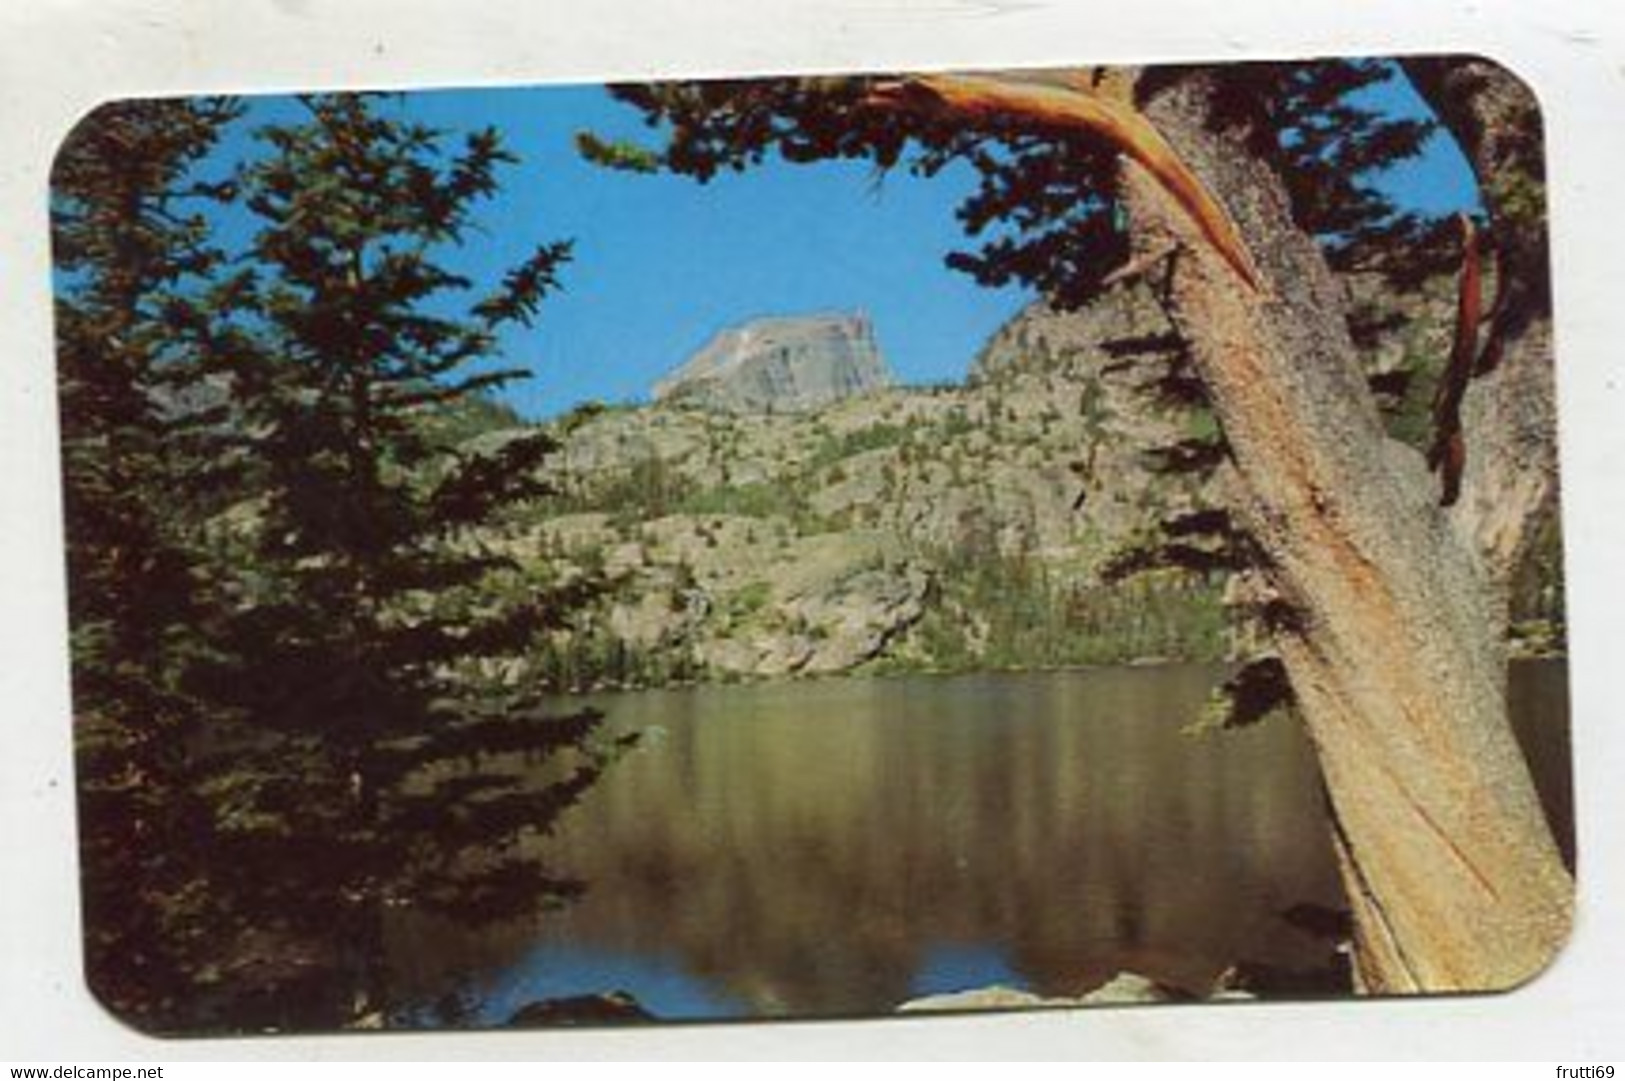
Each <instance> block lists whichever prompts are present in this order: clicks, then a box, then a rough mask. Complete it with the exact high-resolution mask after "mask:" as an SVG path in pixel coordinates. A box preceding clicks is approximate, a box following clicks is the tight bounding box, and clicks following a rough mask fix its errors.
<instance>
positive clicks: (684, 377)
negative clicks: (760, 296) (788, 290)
mask: <svg viewBox="0 0 1625 1081" xmlns="http://www.w3.org/2000/svg"><path fill="white" fill-rule="evenodd" d="M894 382H895V380H894V379H893V378H892V374H891V370H890V369H889V368H888V367H887V366H886V362H885V360H884V359H883V358H882V357H881V355H880V349H879V347H878V346H877V345H876V344H875V335H874V328H873V327H872V326H871V325H870V323H869V320H868V318H867V317H866V316H864V315H862V314H861V313H855V314H824V315H803V316H788V317H781V318H771V319H757V320H754V321H753V322H749V323H745V324H743V325H742V326H737V327H730V328H729V329H727V330H724V331H722V332H721V333H720V334H718V335H717V336H716V337H714V338H712V339H711V340H710V341H709V342H707V343H706V344H705V346H704V347H703V348H702V349H700V351H699V352H697V353H695V354H694V356H692V357H690V358H689V359H688V360H687V361H686V362H685V363H684V364H683V365H682V367H680V368H678V369H677V370H676V371H674V372H672V373H671V374H670V375H668V376H666V378H664V379H662V380H660V381H659V382H658V383H656V384H655V385H654V396H655V399H656V400H657V401H662V402H676V401H681V402H688V403H692V404H696V405H701V406H704V407H706V408H709V409H715V410H718V411H722V412H729V413H801V412H806V411H808V410H812V409H818V408H820V407H822V406H826V405H829V404H831V403H832V402H838V401H840V400H842V399H844V398H853V397H857V396H859V395H862V394H867V393H869V392H870V391H874V390H880V389H882V388H885V387H889V386H892V385H893V383H894Z"/></svg>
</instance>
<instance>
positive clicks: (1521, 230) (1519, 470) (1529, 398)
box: [1404, 57, 1557, 613]
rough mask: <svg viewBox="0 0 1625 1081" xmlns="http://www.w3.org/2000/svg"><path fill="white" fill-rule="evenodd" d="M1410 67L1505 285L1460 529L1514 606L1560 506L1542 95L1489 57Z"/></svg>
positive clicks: (1491, 336) (1469, 439)
mask: <svg viewBox="0 0 1625 1081" xmlns="http://www.w3.org/2000/svg"><path fill="white" fill-rule="evenodd" d="M1404 68H1405V72H1406V74H1407V75H1409V76H1410V78H1411V81H1412V82H1413V83H1414V84H1415V85H1416V87H1417V89H1418V90H1419V91H1420V92H1421V93H1422V96H1423V97H1424V98H1426V99H1427V100H1428V102H1429V104H1430V105H1432V107H1433V109H1434V112H1436V113H1437V114H1438V115H1439V117H1440V119H1441V120H1442V121H1443V123H1444V126H1445V127H1446V128H1447V129H1448V130H1449V131H1450V133H1451V135H1452V136H1453V137H1454V138H1455V140H1456V143H1457V144H1458V145H1459V146H1460V147H1461V148H1462V149H1463V151H1464V152H1465V153H1466V154H1467V157H1468V160H1469V161H1470V162H1471V163H1472V166H1473V171H1474V173H1475V174H1476V175H1477V177H1478V184H1479V190H1480V192H1482V193H1483V196H1484V202H1485V209H1486V211H1487V212H1488V214H1489V217H1490V232H1491V236H1492V238H1493V240H1494V243H1495V251H1496V271H1497V275H1496V276H1497V279H1498V282H1497V288H1496V303H1495V305H1494V309H1493V310H1492V312H1491V321H1490V326H1489V328H1488V340H1487V342H1486V344H1485V351H1484V354H1483V362H1481V364H1480V368H1481V369H1487V370H1481V372H1480V373H1479V375H1478V377H1477V378H1475V379H1474V381H1473V382H1472V383H1470V384H1469V385H1468V388H1467V393H1466V396H1465V397H1464V399H1463V400H1462V410H1461V412H1462V417H1461V422H1462V431H1463V433H1464V436H1465V445H1466V450H1467V463H1466V471H1465V474H1464V476H1463V484H1462V498H1461V500H1460V501H1459V502H1458V503H1457V504H1456V506H1455V508H1454V509H1453V510H1452V512H1451V513H1452V517H1453V519H1454V523H1453V524H1454V525H1455V527H1456V531H1457V533H1458V534H1459V535H1461V536H1462V537H1463V538H1465V539H1467V540H1468V541H1469V542H1470V543H1471V544H1472V546H1473V548H1474V550H1475V551H1477V552H1478V553H1479V556H1480V558H1481V559H1482V560H1483V562H1484V566H1485V570H1486V571H1487V573H1488V574H1489V575H1490V577H1491V580H1492V583H1493V584H1494V586H1495V589H1496V600H1497V602H1498V604H1499V605H1500V606H1501V608H1502V609H1503V613H1504V609H1505V606H1506V603H1507V600H1508V594H1509V587H1510V582H1511V579H1512V577H1513V575H1514V574H1515V573H1516V572H1517V570H1518V568H1519V566H1520V565H1521V564H1522V563H1523V561H1524V558H1525V556H1526V555H1527V552H1528V549H1529V546H1530V543H1531V540H1532V537H1533V534H1534V532H1535V530H1536V528H1537V527H1538V526H1539V524H1540V523H1541V522H1542V521H1543V520H1545V519H1546V518H1547V517H1548V516H1549V515H1552V514H1554V513H1555V512H1556V509H1557V411H1556V401H1555V399H1556V394H1555V387H1554V385H1553V367H1554V365H1553V356H1552V307H1551V289H1550V282H1551V272H1550V264H1549V254H1548V251H1547V243H1546V200H1545V176H1544V173H1545V161H1544V142H1543V140H1542V138H1541V123H1540V110H1539V105H1538V103H1537V102H1536V101H1535V98H1534V95H1533V94H1532V93H1531V92H1530V91H1529V89H1528V88H1527V87H1526V86H1525V85H1524V84H1523V83H1521V82H1520V81H1518V79H1517V78H1516V77H1515V76H1513V75H1512V74H1511V73H1509V72H1508V71H1506V69H1504V68H1501V67H1499V66H1497V65H1495V64H1492V63H1490V62H1488V61H1485V60H1478V59H1474V58H1459V57H1438V58H1434V57H1427V58H1413V59H1410V60H1407V61H1405V63H1404Z"/></svg>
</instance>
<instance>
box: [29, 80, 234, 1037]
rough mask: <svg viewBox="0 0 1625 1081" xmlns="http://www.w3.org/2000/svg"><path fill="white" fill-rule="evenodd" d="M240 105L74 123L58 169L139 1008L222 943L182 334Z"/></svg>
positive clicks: (178, 991) (89, 847) (99, 899)
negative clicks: (206, 778)
mask: <svg viewBox="0 0 1625 1081" xmlns="http://www.w3.org/2000/svg"><path fill="white" fill-rule="evenodd" d="M239 112H240V108H239V106H238V105H237V104H236V103H234V102H231V101H227V100H197V101H191V102H159V101H133V102H127V103H121V104H117V105H111V106H106V107H104V108H102V109H99V110H97V111H96V112H95V113H94V114H92V115H91V116H90V117H88V118H87V119H86V120H84V121H83V122H82V123H80V124H79V125H78V126H77V127H76V128H75V129H74V130H73V132H72V133H71V134H70V135H69V136H68V138H67V140H66V141H65V142H64V143H63V145H62V148H61V150H60V152H59V153H58V155H57V159H56V163H55V168H54V171H53V173H52V178H51V179H52V203H51V226H52V242H53V245H54V251H55V258H56V268H57V274H58V283H59V286H60V289H59V294H58V301H57V306H56V326H57V344H58V363H59V385H60V407H61V425H62V456H63V478H64V484H63V507H64V514H65V525H66V549H67V562H68V572H69V575H68V577H69V590H68V596H69V607H70V618H71V625H72V643H71V644H72V662H73V676H74V714H75V740H76V743H77V746H78V749H79V799H80V818H81V823H82V833H81V838H82V851H81V865H82V867H83V869H84V893H83V898H84V913H83V915H84V923H85V931H86V934H85V946H86V970H87V975H88V976H89V978H90V981H91V985H92V987H93V988H94V989H95V990H96V992H97V993H98V994H99V995H100V996H101V997H102V998H103V999H104V1000H105V1001H107V1002H108V1003H109V1004H111V1005H113V1006H114V1008H116V1009H120V1010H121V1011H123V1012H129V1013H133V1014H136V1015H137V1016H139V1015H141V1014H143V1013H161V1012H163V1011H164V1010H166V1009H168V1008H170V1007H172V1006H173V1005H174V1004H175V1002H176V1001H178V999H179V998H180V997H182V996H184V995H185V994H186V992H187V988H188V984H189V978H188V975H187V974H188V972H189V971H191V970H193V969H195V968H196V967H197V966H198V965H200V964H201V963H202V958H203V956H204V954H205V953H206V950H205V949H203V948H201V947H200V944H199V943H197V942H196V941H195V939H194V938H193V937H192V936H190V935H188V933H187V931H186V924H187V921H188V920H190V919H192V918H195V917H196V916H197V914H198V910H199V897H200V892H201V890H202V882H203V877H204V875H205V874H206V867H205V866H204V864H205V862H206V859H205V857H204V856H203V854H202V853H200V852H199V851H198V849H197V847H196V846H195V845H194V844H193V840H194V838H195V837H196V835H197V834H196V830H197V829H198V824H199V823H200V822H202V821H205V820H206V819H207V817H208V813H209V812H208V808H207V806H206V805H205V803H204V801H203V799H202V798H201V796H200V794H199V793H198V791H197V790H196V787H195V781H196V780H197V772H196V770H195V769H193V768H192V765H191V763H190V762H189V761H188V756H187V748H188V747H189V745H191V744H192V743H193V742H194V741H195V740H196V739H197V738H198V732H199V728H200V725H201V724H202V722H203V715H204V713H205V712H206V705H205V704H204V703H202V702H201V701H200V700H199V699H198V697H197V696H196V694H195V693H193V691H192V689H191V688H189V687H188V685H187V679H186V676H187V673H188V672H189V671H190V669H191V667H192V666H193V665H194V664H195V662H196V660H197V658H198V657H199V656H200V655H202V654H203V653H204V652H205V651H206V650H207V648H208V647H207V644H206V642H205V641H204V640H203V639H202V637H201V636H200V634H199V632H198V623H199V621H200V619H201V618H202V615H203V612H204V611H205V610H206V608H207V606H208V604H209V601H208V593H209V584H208V581H207V575H206V574H205V573H204V571H203V570H202V568H201V565H200V564H201V560H200V549H199V543H200V538H199V535H198V532H197V530H196V529H195V528H193V526H194V525H195V524H196V522H197V521H198V520H199V518H200V516H201V513H202V512H201V508H202V507H203V506H205V505H206V504H207V501H208V495H207V492H208V487H207V486H206V485H202V484H194V483H193V480H194V479H195V478H197V477H201V476H202V475H203V473H204V472H205V470H204V469H203V468H202V467H203V464H204V463H203V462H202V460H201V459H199V458H198V457H197V455H196V453H195V450H196V441H197V439H198V437H199V433H200V429H201V427H202V426H204V425H205V424H206V418H204V417H202V416H201V415H200V413H199V412H198V411H195V410H187V409H182V408H180V407H179V403H180V402H181V400H182V399H183V398H184V396H185V395H186V393H187V388H188V387H189V386H198V385H201V384H200V375H199V368H198V366H197V363H196V361H197V358H196V356H195V354H193V353H192V352H191V351H190V350H189V349H188V348H187V343H186V341H185V339H184V336H183V335H178V334H177V333H176V332H175V331H176V328H177V326H180V325H184V324H186V323H188V322H190V320H191V319H192V316H193V314H194V309H193V307H192V305H191V303H190V301H189V300H188V299H187V298H188V295H189V293H190V292H191V291H192V290H193V289H195V287H196V286H197V284H198V282H199V281H201V280H203V279H204V278H206V277H207V276H208V275H210V274H212V273H214V272H215V271H216V270H217V269H218V268H219V265H220V262H221V259H222V255H221V253H220V252H219V251H218V250H217V249H216V248H215V247H214V246H213V245H212V244H211V241H210V237H209V230H208V226H207V210H208V207H209V205H210V204H211V203H216V202H218V201H220V200H224V199H228V198H229V197H230V195H231V186H230V185H229V184H227V183H220V182H216V183H209V182H206V181H203V180H200V179H199V177H198V175H197V166H198V165H199V163H200V161H201V160H202V159H203V158H204V157H205V156H206V155H207V154H208V153H209V152H210V150H211V149H212V148H213V147H214V145H215V143H216V141H217V139H218V137H219V134H220V130H221V128H222V126H223V125H225V124H227V123H229V122H230V121H231V120H233V119H234V118H235V117H236V116H237V115H238V114H239Z"/></svg>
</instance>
